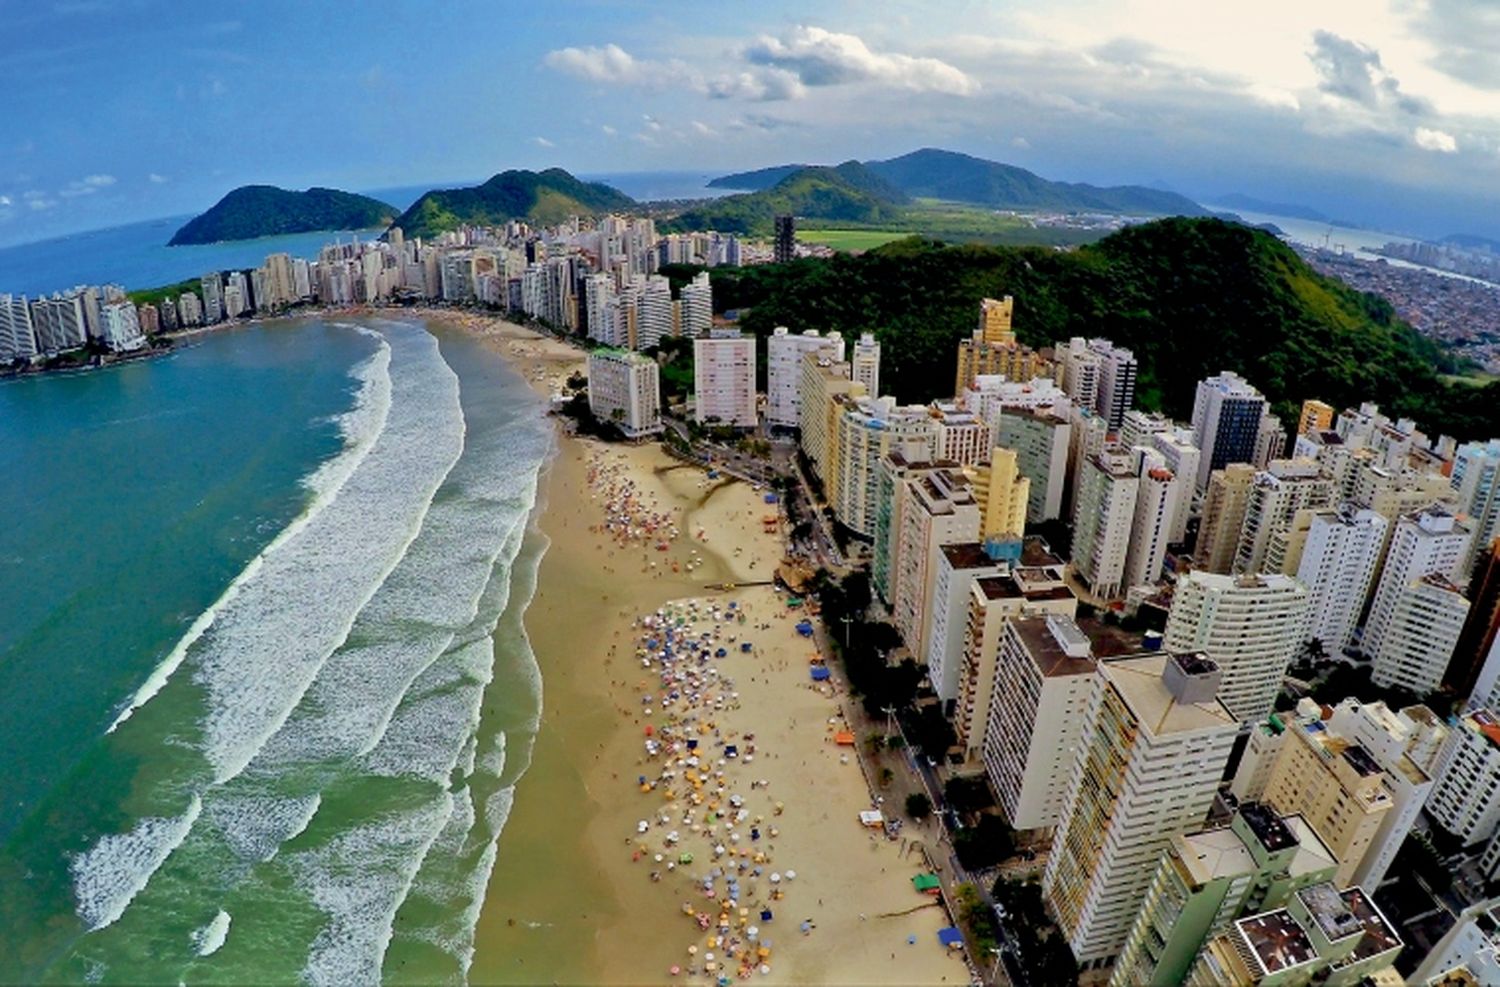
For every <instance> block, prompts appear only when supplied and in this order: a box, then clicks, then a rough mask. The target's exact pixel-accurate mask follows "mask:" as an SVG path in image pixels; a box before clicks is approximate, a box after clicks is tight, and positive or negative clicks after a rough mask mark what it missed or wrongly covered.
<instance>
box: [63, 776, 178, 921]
mask: <svg viewBox="0 0 1500 987" xmlns="http://www.w3.org/2000/svg"><path fill="white" fill-rule="evenodd" d="M202 810H203V802H202V800H201V799H200V798H199V797H198V796H197V795H194V796H193V798H192V801H191V802H189V803H188V807H187V811H186V812H184V813H183V814H182V815H180V816H149V817H145V818H142V819H137V820H136V823H135V826H134V828H132V829H131V830H130V832H128V833H112V834H110V835H108V836H105V837H102V838H101V839H100V840H99V842H98V843H96V844H94V846H93V847H92V848H90V849H88V850H86V851H84V852H83V853H80V854H76V855H75V856H74V857H73V860H72V871H73V880H74V889H75V892H76V894H77V896H78V917H79V918H81V919H83V923H84V925H86V926H88V928H89V930H90V931H96V930H98V929H102V928H105V927H106V926H109V925H112V924H114V922H115V921H116V920H117V919H118V918H119V917H120V916H121V915H123V914H125V909H126V908H127V907H129V905H130V902H131V901H132V900H134V898H135V896H136V895H138V894H140V892H141V889H142V888H144V887H145V886H146V885H147V883H149V882H150V880H151V875H153V874H155V873H156V869H157V868H158V867H160V866H161V864H162V862H163V861H164V860H166V859H167V857H169V856H171V854H172V851H173V850H175V849H177V848H178V847H179V846H181V845H182V841H183V840H185V839H187V835H188V832H189V831H190V830H191V829H192V828H193V823H194V822H196V821H197V819H198V813H199V812H201V811H202Z"/></svg>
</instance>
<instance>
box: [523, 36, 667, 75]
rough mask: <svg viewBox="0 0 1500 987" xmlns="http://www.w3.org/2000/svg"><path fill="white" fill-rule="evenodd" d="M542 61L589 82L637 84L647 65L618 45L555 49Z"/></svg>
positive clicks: (549, 66) (645, 71) (647, 69)
mask: <svg viewBox="0 0 1500 987" xmlns="http://www.w3.org/2000/svg"><path fill="white" fill-rule="evenodd" d="M542 62H543V63H544V64H545V65H546V66H547V67H548V68H551V69H556V70H557V71H559V72H565V73H567V74H568V75H576V76H578V77H579V78H580V79H589V80H591V81H593V82H641V81H643V78H642V76H643V75H644V74H646V73H647V72H649V71H650V70H649V68H648V64H649V63H645V62H639V61H637V60H636V59H635V58H633V57H632V56H631V54H630V52H628V51H626V50H625V49H624V48H621V47H620V46H619V45H615V44H608V45H604V46H603V47H597V46H594V45H589V46H588V47H585V48H559V49H557V50H556V51H549V52H547V54H546V57H544V58H543V59H542Z"/></svg>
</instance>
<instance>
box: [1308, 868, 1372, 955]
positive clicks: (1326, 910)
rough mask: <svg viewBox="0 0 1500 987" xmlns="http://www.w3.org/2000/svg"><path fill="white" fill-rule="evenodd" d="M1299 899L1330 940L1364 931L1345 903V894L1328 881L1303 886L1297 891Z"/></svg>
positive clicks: (1325, 936) (1337, 939)
mask: <svg viewBox="0 0 1500 987" xmlns="http://www.w3.org/2000/svg"><path fill="white" fill-rule="evenodd" d="M1297 900H1298V901H1300V902H1302V904H1303V906H1304V907H1305V908H1306V909H1307V913H1308V914H1309V915H1311V916H1312V919H1313V921H1314V922H1316V923H1317V924H1318V929H1319V930H1320V931H1321V932H1322V933H1323V937H1324V938H1325V939H1327V940H1328V941H1329V942H1338V941H1339V940H1340V939H1347V938H1348V937H1350V936H1354V935H1359V934H1360V932H1362V931H1363V926H1362V925H1361V924H1360V921H1359V919H1358V918H1356V917H1355V916H1354V913H1353V912H1351V911H1350V910H1349V906H1348V905H1346V904H1344V898H1343V896H1342V895H1340V894H1339V893H1338V892H1337V891H1336V890H1334V887H1333V885H1332V884H1331V883H1329V882H1327V881H1325V882H1323V883H1322V884H1314V885H1312V886H1311V887H1306V888H1302V889H1301V890H1299V891H1298V892H1297Z"/></svg>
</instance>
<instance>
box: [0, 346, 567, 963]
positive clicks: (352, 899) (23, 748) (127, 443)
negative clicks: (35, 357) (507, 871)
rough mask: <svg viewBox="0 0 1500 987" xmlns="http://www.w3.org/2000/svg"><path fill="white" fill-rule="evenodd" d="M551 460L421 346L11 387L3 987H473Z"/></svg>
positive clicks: (5, 447) (454, 364)
mask: <svg viewBox="0 0 1500 987" xmlns="http://www.w3.org/2000/svg"><path fill="white" fill-rule="evenodd" d="M552 441H553V440H552V435H551V431H550V427H549V426H548V425H547V423H546V420H545V418H544V416H543V414H542V407H541V405H540V403H539V401H538V399H537V398H536V396H535V395H534V394H533V392H532V391H531V390H530V388H529V387H528V386H527V385H526V383H525V382H524V380H522V379H521V378H520V377H519V375H517V374H515V373H514V372H513V371H511V370H510V369H509V368H508V367H507V366H506V365H505V364H504V362H503V361H502V360H501V359H500V358H499V357H498V355H496V354H495V353H493V352H491V351H490V350H488V349H487V348H485V347H484V346H483V345H481V344H480V343H479V342H478V341H476V340H474V339H471V338H469V337H466V336H463V335H460V334H456V333H450V332H444V331H433V330H430V329H429V328H428V327H427V326H425V325H423V324H422V323H421V322H419V321H416V320H412V319H404V318H401V317H399V316H394V317H389V318H378V317H369V318H361V319H358V320H337V321H336V320H332V319H317V318H308V319H298V320H288V321H283V322H269V323H265V324H262V325H259V326H253V327H244V328H239V329H232V330H224V331H220V332H216V333H212V334H208V335H205V336H203V337H200V338H199V339H198V340H197V341H196V342H194V343H193V344H191V345H184V346H182V347H180V348H179V349H178V350H176V351H175V352H173V353H172V354H171V355H169V356H166V357H163V358H157V359H152V360H147V361H142V362H137V363H130V364H125V365H118V366H114V367H110V368H107V369H105V370H101V371H94V372H89V373H81V374H76V375H66V376H46V377H31V378H24V379H18V380H12V381H6V382H3V383H0V511H3V516H4V517H5V518H6V523H5V524H4V525H0V696H3V697H4V702H5V706H4V709H3V711H0V764H3V765H4V766H5V771H4V773H3V776H0V981H5V982H11V981H20V982H41V981H58V980H63V981H71V982H80V981H87V982H100V983H178V982H183V981H186V982H208V983H213V982H220V983H243V982H268V981H270V982H287V981H295V980H301V981H305V982H311V983H339V984H348V983H375V982H378V981H380V980H381V979H382V977H386V978H389V976H390V975H391V974H392V973H393V972H394V971H396V970H398V969H399V971H400V973H401V976H402V977H404V978H406V979H412V980H419V981H447V982H461V981H462V980H463V978H464V976H465V974H466V972H467V968H468V963H469V959H470V957H471V956H472V948H473V928H474V922H475V921H476V919H477V916H478V909H479V904H480V902H481V900H482V897H483V893H484V889H485V886H486V883H487V881H488V876H489V872H490V868H491V867H492V866H493V863H494V861H495V859H496V856H497V854H500V853H503V852H504V845H503V841H502V840H501V838H500V836H501V830H502V828H503V825H504V821H505V817H506V815H507V814H508V812H509V807H510V800H511V797H512V791H513V786H514V783H515V781H516V780H517V778H518V777H519V776H520V774H521V773H522V772H523V771H524V770H525V768H526V765H527V763H528V760H529V746H530V741H531V738H532V736H534V733H535V729H536V723H537V716H538V711H539V707H540V681H539V677H538V675H537V672H536V664H535V661H534V658H533V656H532V655H531V652H530V649H529V646H528V645H527V643H526V639H525V635H524V633H521V632H519V614H520V613H521V612H522V611H524V608H525V605H526V603H527V602H528V601H529V598H530V593H531V591H532V589H531V588H532V586H533V585H534V579H535V567H536V565H537V564H538V562H539V559H540V555H541V551H542V548H543V543H542V542H541V541H540V540H539V536H538V534H537V533H536V532H535V530H534V529H532V528H530V527H529V518H530V514H531V508H532V506H533V504H534V502H535V498H536V490H537V478H538V474H539V471H540V469H541V467H542V465H543V463H544V461H545V459H546V457H547V455H548V454H549V451H550V449H551V443H552ZM497 626H499V627H500V630H501V633H499V634H495V633H494V632H495V630H496V628H497ZM497 641H498V642H499V645H498V647H497V644H496V642H497Z"/></svg>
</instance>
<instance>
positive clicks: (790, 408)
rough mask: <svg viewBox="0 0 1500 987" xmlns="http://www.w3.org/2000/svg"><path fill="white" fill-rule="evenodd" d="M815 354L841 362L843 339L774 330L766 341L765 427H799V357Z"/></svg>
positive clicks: (811, 332)
mask: <svg viewBox="0 0 1500 987" xmlns="http://www.w3.org/2000/svg"><path fill="white" fill-rule="evenodd" d="M807 353H815V354H818V355H820V356H822V357H823V358H825V359H827V360H828V361H829V362H830V363H842V362H843V361H844V338H843V337H842V336H840V335H839V334H838V333H836V332H831V333H829V334H828V335H826V336H822V335H819V334H818V331H817V330H816V329H808V330H806V331H805V332H801V333H797V334H793V333H792V331H791V330H790V329H788V328H787V327H786V326H777V327H776V328H775V330H773V331H772V333H771V335H770V336H769V337H767V338H766V424H768V425H775V426H779V427H781V428H797V427H799V426H800V425H801V419H800V409H801V395H802V357H803V355H804V354H807Z"/></svg>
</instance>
